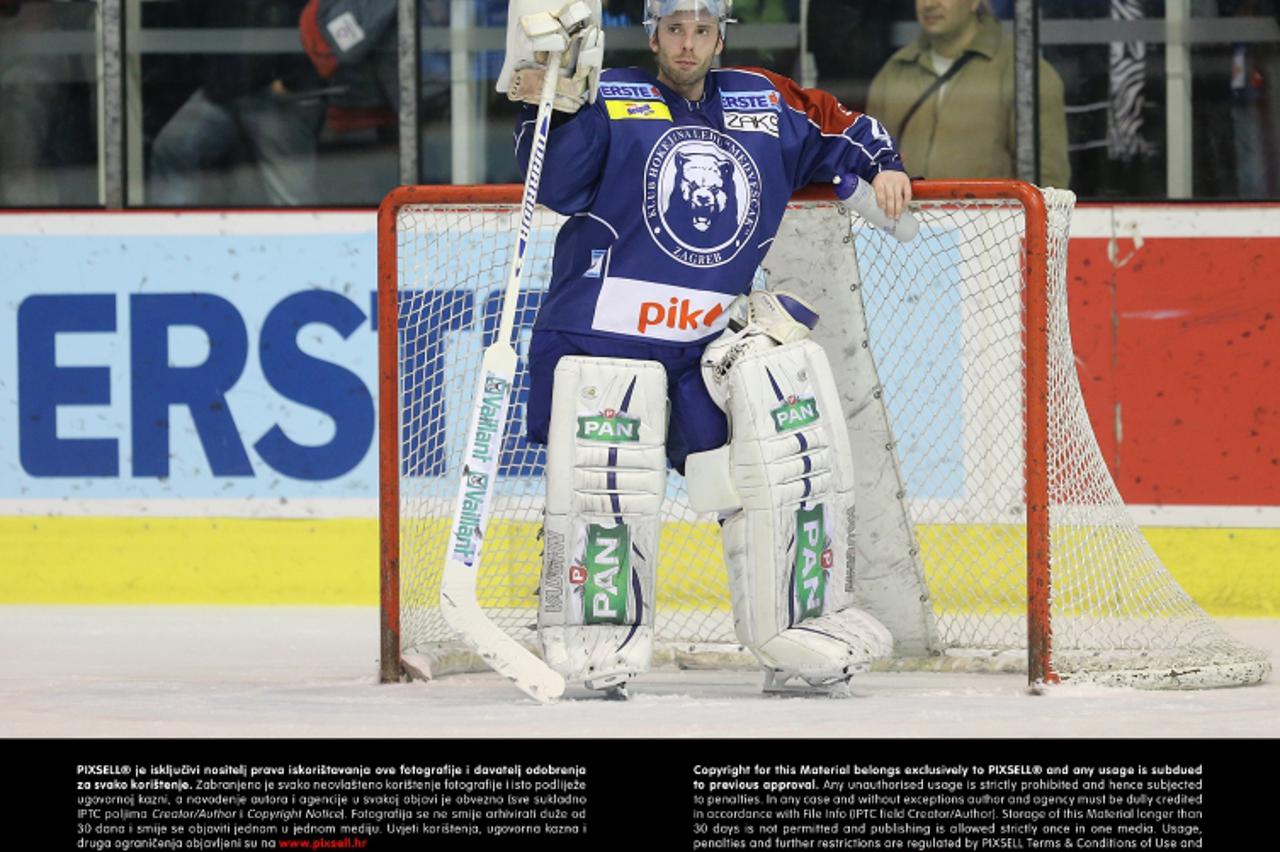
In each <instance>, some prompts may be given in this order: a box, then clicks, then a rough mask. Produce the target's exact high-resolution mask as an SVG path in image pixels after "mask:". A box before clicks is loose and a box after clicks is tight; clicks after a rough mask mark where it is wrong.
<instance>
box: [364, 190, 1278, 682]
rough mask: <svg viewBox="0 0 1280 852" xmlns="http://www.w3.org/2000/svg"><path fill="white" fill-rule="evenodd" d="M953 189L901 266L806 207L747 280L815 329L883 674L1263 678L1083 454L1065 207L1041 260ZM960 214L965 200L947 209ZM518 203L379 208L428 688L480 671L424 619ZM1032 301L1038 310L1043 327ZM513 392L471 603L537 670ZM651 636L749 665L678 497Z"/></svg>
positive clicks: (818, 204) (1053, 200)
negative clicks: (852, 471)
mask: <svg viewBox="0 0 1280 852" xmlns="http://www.w3.org/2000/svg"><path fill="white" fill-rule="evenodd" d="M966 186H967V187H968V189H967V190H966V191H965V192H963V193H960V192H956V191H954V188H949V187H948V186H947V185H945V184H935V185H933V189H932V190H931V191H929V192H927V193H924V194H925V195H928V196H930V199H931V200H918V201H917V202H915V204H914V209H915V211H916V215H917V216H918V217H919V219H920V223H921V227H920V234H919V236H918V237H917V238H916V239H915V240H913V241H912V242H910V243H906V244H901V243H898V242H896V241H895V240H893V239H892V238H888V237H885V236H884V235H883V234H881V233H880V232H878V231H875V230H873V229H871V228H870V227H869V226H867V225H866V224H865V223H863V222H862V221H861V220H859V219H857V217H854V221H853V222H852V224H851V222H850V217H849V214H848V213H847V212H846V211H845V210H844V209H843V208H842V207H841V206H840V205H839V204H837V203H836V202H834V201H817V200H799V201H797V202H796V203H794V204H793V205H792V208H791V209H790V210H789V212H788V215H787V218H786V220H785V222H784V224H783V228H782V230H781V231H780V233H779V235H778V238H777V240H776V241H775V244H774V246H773V248H772V249H771V250H770V253H769V256H768V257H767V258H766V260H765V263H764V264H763V266H762V269H761V272H760V274H759V276H758V280H757V285H758V286H768V287H771V288H777V289H788V290H792V291H797V292H799V293H801V295H803V296H804V297H805V298H807V299H808V300H809V301H810V302H812V303H814V304H815V305H816V306H817V308H818V310H819V313H820V314H822V317H823V320H822V322H821V323H820V325H819V327H818V331H817V332H816V335H815V336H816V337H817V338H818V340H819V342H820V343H821V344H823V346H824V348H826V350H827V352H828V356H829V357H830V359H831V361H832V366H833V370H834V372H835V374H836V379H837V384H838V385H839V386H840V389H841V393H842V396H843V398H844V399H843V401H844V404H845V415H846V420H847V422H848V424H849V428H850V434H851V440H852V443H853V447H854V453H855V466H856V468H857V477H858V490H857V519H858V521H857V531H856V542H857V561H856V565H855V577H856V583H857V587H856V588H857V596H858V598H859V603H860V604H861V605H863V606H865V607H867V608H869V609H871V610H872V611H873V612H876V614H877V615H879V616H880V617H881V619H882V620H883V621H885V622H886V624H888V626H889V627H890V628H891V629H892V630H893V632H894V635H895V638H896V639H897V649H898V656H897V658H896V659H895V660H894V661H893V662H892V663H891V665H892V666H894V667H903V668H939V669H952V670H954V669H966V670H968V669H972V670H1020V671H1027V670H1028V659H1029V656H1030V659H1031V661H1032V662H1031V669H1030V671H1031V674H1032V675H1033V676H1034V677H1036V678H1043V677H1051V676H1052V675H1053V674H1055V673H1056V675H1057V676H1060V677H1061V678H1062V679H1064V680H1069V679H1075V680H1084V679H1087V680H1098V681H1104V682H1111V683H1121V684H1129V685H1138V686H1164V687H1202V686H1219V685H1234V684H1242V683H1249V682H1255V681H1258V680H1260V679H1262V678H1263V677H1265V676H1266V674H1267V672H1268V671H1269V669H1270V667H1269V663H1268V662H1267V659H1266V657H1265V655H1263V654H1262V653H1261V652H1259V651H1256V650H1254V649H1251V648H1248V647H1244V646H1242V645H1240V644H1238V643H1236V642H1234V641H1232V640H1231V639H1230V638H1229V637H1227V635H1226V634H1225V633H1224V632H1223V631H1222V630H1221V628H1220V627H1219V626H1218V625H1216V624H1215V623H1214V622H1213V620H1212V619H1210V618H1209V617H1207V616H1206V615H1205V614H1204V612H1203V611H1202V610H1201V609H1200V608H1199V607H1198V606H1197V605H1196V604H1195V603H1194V602H1193V601H1192V600H1191V599H1190V598H1189V597H1188V596H1187V595H1186V593H1185V592H1183V590H1182V589H1181V588H1180V587H1179V586H1178V584H1177V583H1176V581H1175V580H1174V579H1173V578H1172V576H1171V575H1170V574H1169V573H1168V571H1167V570H1166V569H1165V567H1164V566H1163V565H1162V564H1161V563H1160V561H1159V559H1158V558H1157V557H1156V556H1155V554H1154V553H1153V551H1152V550H1151V548H1150V547H1149V546H1148V544H1147V543H1146V541H1145V539H1144V538H1143V537H1142V534H1141V532H1140V531H1139V530H1138V528H1137V527H1136V526H1135V525H1134V524H1133V522H1132V521H1131V520H1130V519H1129V517H1128V514H1127V513H1126V511H1125V508H1124V505H1123V502H1122V501H1121V499H1120V496H1119V493H1118V492H1117V490H1116V487H1115V485H1114V483H1113V482H1112V479H1111V476H1110V474H1109V473H1108V471H1107V468H1106V465H1105V463H1104V461H1103V458H1102V455H1101V453H1100V451H1099V450H1098V446H1097V442H1096V440H1095V438H1094V436H1093V432H1092V429H1091V427H1090V425H1089V420H1088V417H1087V415H1086V413H1085V408H1084V403H1083V399H1082V397H1081V393H1080V388H1079V384H1078V381H1077V377H1076V369H1075V362H1074V358H1073V355H1072V349H1071V341H1070V333H1069V327H1068V321H1067V298H1066V249H1067V233H1068V227H1069V223H1070V215H1071V209H1072V205H1073V203H1074V198H1073V196H1071V194H1070V193H1066V192H1059V191H1054V190H1044V191H1043V198H1044V202H1045V205H1044V207H1045V210H1046V211H1047V218H1046V219H1045V221H1044V222H1043V226H1044V228H1045V229H1046V231H1047V235H1048V239H1047V245H1045V246H1042V247H1041V248H1040V249H1037V246H1036V245H1035V243H1036V240H1035V233H1036V229H1035V228H1034V227H1030V228H1029V222H1030V223H1032V224H1034V223H1036V222H1038V221H1039V213H1038V211H1037V210H1031V212H1030V213H1029V212H1028V211H1027V210H1025V209H1024V206H1023V204H1022V203H1021V202H1019V201H1017V200H1008V199H1005V198H1001V197H995V196H999V195H1007V194H1008V193H1007V192H1001V191H999V190H998V189H997V187H999V186H1000V184H997V183H996V182H992V187H993V190H992V196H993V197H975V194H974V192H973V191H972V188H973V186H974V184H972V183H971V184H968V185H966ZM491 195H492V193H490V196H491ZM955 195H963V196H966V197H947V196H955ZM517 196H518V192H517V191H516V190H513V191H512V193H511V199H510V200H509V201H505V202H502V203H493V202H491V201H486V202H483V203H482V202H481V201H471V200H469V199H468V196H467V195H466V190H465V189H464V188H448V189H445V190H441V189H437V190H429V189H426V188H422V189H416V190H407V191H406V190H402V191H401V192H400V196H399V197H400V203H399V204H394V203H393V204H390V205H384V211H386V212H388V213H389V215H390V216H391V217H392V218H391V219H390V220H388V221H387V222H385V223H384V224H383V227H384V228H390V227H394V231H395V241H394V244H395V249H394V257H393V258H387V257H385V256H383V257H382V258H381V259H380V263H381V264H383V267H382V268H383V274H382V280H383V286H395V287H396V288H397V293H396V303H397V304H398V312H399V322H398V330H397V341H398V342H397V350H396V351H397V353H398V355H397V364H396V365H395V367H396V369H395V373H396V376H395V379H396V380H397V381H398V385H399V387H398V395H397V398H398V399H399V402H400V406H399V409H398V415H397V416H398V419H399V423H398V427H399V428H398V431H399V442H398V469H399V476H398V478H397V479H396V482H395V483H394V485H395V487H396V488H398V499H397V500H395V501H391V502H385V501H384V507H387V506H395V505H398V506H399V515H398V523H399V533H398V536H396V540H395V541H394V542H384V551H385V550H387V549H388V547H390V548H391V551H392V552H396V549H397V548H398V563H397V564H398V568H399V572H398V592H399V593H398V597H395V596H393V599H392V600H390V601H384V605H385V606H388V607H393V608H394V610H395V612H396V613H398V616H399V645H400V648H401V652H402V654H403V655H404V657H405V658H406V659H409V660H412V661H414V666H415V667H416V668H418V669H420V670H422V669H425V670H429V672H430V674H431V675H433V676H438V675H440V674H445V673H448V672H450V671H458V670H469V669H474V668H478V667H482V666H478V665H477V664H478V662H479V661H478V660H476V659H474V658H473V656H472V655H471V654H470V653H469V652H467V651H466V649H465V647H464V646H463V645H462V644H461V643H460V642H458V641H456V638H455V637H453V636H452V635H450V632H449V629H448V627H447V625H446V624H445V622H444V620H443V618H442V617H441V615H440V611H439V606H438V596H439V583H440V576H439V572H440V569H441V568H442V566H443V564H444V550H445V543H446V541H447V539H448V529H447V528H448V525H449V523H450V519H451V517H452V513H453V506H452V503H453V499H454V495H455V494H456V493H457V484H458V483H457V476H458V475H459V468H460V465H459V463H458V458H459V457H460V455H461V454H462V452H463V448H464V444H465V442H466V435H465V434H464V433H465V430H466V426H467V417H468V414H469V412H470V408H471V401H472V399H473V395H474V394H475V392H476V383H477V369H478V367H479V363H480V356H481V353H482V352H483V350H484V348H485V347H486V346H487V345H488V344H489V343H490V342H492V339H493V335H494V334H495V332H496V329H497V325H498V315H499V312H500V310H501V305H500V299H501V291H502V288H503V285H504V283H505V277H506V272H507V267H508V264H509V262H510V259H511V253H512V234H513V232H514V230H515V228H516V224H517V220H518V206H517V205H518V197H517ZM429 199H434V200H429ZM558 224H559V221H558V217H556V216H554V215H553V214H551V213H549V212H547V211H545V210H539V213H538V219H537V220H536V223H535V232H534V237H533V241H532V245H531V246H530V248H529V250H528V255H527V260H526V264H527V269H526V286H525V287H524V289H523V291H522V294H521V296H520V302H519V306H518V310H517V316H516V330H517V340H516V351H517V352H518V353H520V354H521V356H523V354H524V352H525V351H526V349H527V345H528V339H529V333H530V329H531V327H532V323H533V319H534V316H535V315H536V312H537V309H538V305H539V304H540V301H541V298H542V295H543V294H544V293H545V290H546V286H547V279H548V277H549V274H550V269H551V250H552V243H553V240H554V235H555V232H556V228H557V227H558ZM389 245H390V241H387V242H384V246H389ZM1043 249H1047V251H1044V250H1043ZM1028 287H1030V288H1032V289H1033V290H1034V288H1044V289H1043V295H1044V297H1045V300H1044V302H1043V304H1044V305H1045V307H1044V308H1040V307H1037V305H1036V299H1035V298H1028ZM384 304H385V302H384ZM1029 307H1030V310H1031V313H1030V314H1029V313H1028V309H1029ZM1041 310H1044V311H1045V313H1044V315H1043V316H1041V314H1040V313H1039V312H1040V311H1041ZM383 320H384V323H385V322H386V318H383ZM1046 331H1047V333H1046ZM1037 340H1041V341H1047V352H1046V351H1045V349H1044V348H1041V347H1039V346H1037V342H1036V341H1037ZM523 368H524V364H523V361H522V363H521V370H520V372H519V374H518V375H517V379H516V383H515V396H514V404H513V405H512V407H511V409H510V416H509V421H508V424H507V433H506V439H505V443H504V447H503V457H502V466H501V472H500V476H499V479H498V482H497V485H496V489H495V496H494V517H493V518H492V519H491V521H490V522H489V524H488V527H487V528H486V530H485V536H484V545H483V550H482V554H481V560H480V568H479V574H478V577H479V580H478V589H477V595H478V598H479V600H480V602H481V604H482V605H483V606H484V607H485V608H486V610H487V611H488V613H489V614H490V616H491V617H492V618H493V619H494V620H495V621H496V622H498V623H499V624H500V625H501V626H502V627H503V628H504V629H505V630H506V631H507V632H509V633H510V634H511V635H513V636H514V637H516V638H517V639H519V640H520V641H522V642H525V643H526V644H529V645H530V646H534V645H535V644H536V641H535V640H536V630H535V623H534V622H535V615H536V610H537V594H538V576H539V565H540V559H541V556H540V554H541V541H540V516H541V511H542V465H543V462H544V453H543V451H542V449H541V448H540V447H536V446H533V445H531V444H529V443H528V442H527V441H526V440H525V439H524V437H523V434H524V401H525V396H526V394H527V384H526V376H525V373H524V369H523ZM1028 382H1031V383H1032V384H1031V385H1029V384H1028ZM1028 387H1032V388H1033V389H1034V388H1037V387H1040V388H1042V392H1041V393H1032V394H1030V395H1029V394H1028V393H1027V388H1028ZM384 392H385V391H384ZM393 392H394V391H393ZM1029 396H1030V398H1031V399H1030V404H1029V403H1028V397H1029ZM1028 412H1030V415H1028ZM1037 412H1039V413H1037ZM384 428H386V425H385V424H384ZM393 428H394V425H393ZM384 451H385V448H384ZM393 461H394V460H393ZM392 469H395V468H394V467H393V468H392ZM1036 471H1041V472H1042V473H1040V474H1039V475H1037V474H1036ZM386 487H388V484H387V483H384V488H386ZM1028 495H1030V498H1029V497H1028ZM1029 505H1030V506H1031V510H1030V511H1028V506H1029ZM1039 543H1043V544H1044V546H1043V547H1040V546H1039ZM1029 553H1030V554H1031V555H1030V556H1029ZM1037 553H1040V554H1041V555H1039V556H1037ZM1029 577H1030V579H1029ZM1029 590H1030V591H1029ZM384 615H385V613H384ZM656 625H657V633H658V635H659V637H660V641H661V647H662V650H661V651H660V654H659V657H660V659H659V662H660V663H661V662H675V663H677V664H679V665H685V666H726V665H736V664H742V663H744V662H745V663H747V664H750V658H749V657H748V656H747V655H745V654H744V653H742V651H741V649H740V648H738V647H737V644H736V640H735V638H734V635H733V626H732V618H731V615H730V612H729V591H728V583H727V580H726V576H725V569H724V565H723V561H722V556H721V550H720V541H719V535H718V531H717V527H716V525H715V523H714V521H713V519H711V518H709V517H700V516H698V515H697V514H696V513H693V512H692V511H690V510H689V508H688V506H687V502H686V499H685V485H684V482H683V480H682V479H681V477H679V476H678V475H676V474H674V473H673V474H672V475H671V477H670V479H669V487H668V494H667V500H666V508H665V510H664V526H663V534H662V541H661V546H660V555H659V566H658V580H657V601H656ZM1029 628H1030V634H1031V635H1032V637H1033V639H1032V645H1033V646H1037V653H1033V654H1031V655H1029V654H1028V635H1029ZM1037 660H1040V661H1041V662H1039V663H1038V662H1037ZM1045 664H1047V667H1048V670H1047V671H1041V670H1039V669H1038V668H1037V666H1038V665H1045Z"/></svg>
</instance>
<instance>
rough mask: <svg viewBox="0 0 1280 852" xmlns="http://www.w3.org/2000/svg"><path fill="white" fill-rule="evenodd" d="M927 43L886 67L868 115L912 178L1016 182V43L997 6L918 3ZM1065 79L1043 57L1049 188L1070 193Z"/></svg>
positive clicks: (961, 1)
mask: <svg viewBox="0 0 1280 852" xmlns="http://www.w3.org/2000/svg"><path fill="white" fill-rule="evenodd" d="M916 19H917V20H918V21H919V22H920V28H921V30H922V32H921V34H920V37H919V38H917V39H916V40H915V41H913V42H912V43H911V44H908V45H907V46H906V47H903V48H902V49H901V50H899V51H898V52H896V53H894V54H893V56H891V57H889V61H888V62H887V63H885V65H884V67H883V68H881V69H880V72H879V73H878V74H876V76H875V79H873V80H872V81H871V89H870V91H869V93H868V97H867V112H868V113H869V114H871V115H874V116H877V117H878V118H879V119H880V120H881V121H882V122H884V125H885V128H886V129H887V130H888V131H889V133H891V134H893V136H894V138H896V139H897V140H898V143H899V145H900V146H901V150H902V159H903V162H904V163H906V166H907V168H908V170H909V171H910V172H911V174H912V175H917V176H921V177H926V178H1010V177H1016V176H1017V175H1016V171H1017V167H1016V163H1017V149H1016V146H1015V141H1014V138H1015V137H1014V126H1015V121H1014V109H1013V76H1014V62H1013V39H1012V38H1010V37H1007V36H1006V35H1005V34H1004V32H1003V31H1002V29H1001V27H1000V22H999V21H997V20H996V18H995V16H994V15H993V14H992V11H991V7H990V5H989V2H988V0H916ZM1070 178H1071V167H1070V165H1069V164H1068V162H1067V122H1066V113H1065V112H1064V110H1063V94H1062V80H1061V78H1060V77H1059V76H1058V74H1057V72H1055V71H1054V70H1053V68H1052V67H1051V66H1050V65H1049V64H1048V63H1047V62H1045V61H1044V60H1043V59H1041V60H1040V183H1041V184H1043V185H1045V186H1055V187H1061V188H1065V187H1067V185H1068V183H1069V181H1070Z"/></svg>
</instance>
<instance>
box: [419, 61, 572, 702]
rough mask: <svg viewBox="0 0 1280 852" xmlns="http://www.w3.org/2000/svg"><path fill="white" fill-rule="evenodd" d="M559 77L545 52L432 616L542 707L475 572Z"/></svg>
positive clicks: (532, 666)
mask: <svg viewBox="0 0 1280 852" xmlns="http://www.w3.org/2000/svg"><path fill="white" fill-rule="evenodd" d="M559 77H560V53H559V52H552V53H551V54H550V55H549V56H548V57H547V71H546V76H545V77H544V79H543V83H542V98H541V100H540V101H539V103H538V117H537V119H536V121H535V124H534V137H533V147H532V150H531V151H530V153H529V173H528V174H527V175H525V179H524V196H523V199H522V201H521V204H520V230H519V232H518V233H517V235H516V246H515V257H514V259H513V260H512V263H511V270H510V273H509V275H508V277H507V285H506V290H505V291H504V292H503V295H502V316H501V319H500V321H499V324H498V333H497V336H496V337H495V338H494V341H493V343H491V344H490V345H489V347H488V348H487V349H485V350H484V358H483V360H482V361H481V363H480V384H479V387H477V388H476V397H475V402H474V403H473V404H472V408H471V428H470V430H469V431H468V433H467V450H466V453H465V454H464V455H463V470H462V477H461V480H460V482H459V485H458V496H457V498H456V500H455V502H454V512H453V523H452V525H451V526H450V527H449V543H448V550H447V553H446V555H445V564H444V572H443V575H442V576H441V581H440V611H441V613H442V614H443V615H444V618H445V621H447V622H448V623H449V626H450V627H452V628H453V629H454V630H456V631H457V632H458V634H459V635H461V636H462V639H463V641H465V642H466V643H467V645H469V646H470V647H471V648H472V650H474V651H475V652H476V653H477V654H479V655H480V657H481V658H482V659H483V660H484V661H485V663H487V664H488V665H489V667H490V668H492V669H493V670H494V671H496V672H498V673H499V674H501V675H502V676H504V677H506V678H507V679H508V680H510V681H511V682H512V683H514V684H515V685H516V686H518V687H520V688H521V689H522V690H524V691H525V692H526V693H528V694H529V695H530V696H532V697H533V698H536V699H537V700H538V701H541V702H543V703H550V702H552V701H555V700H556V699H557V698H559V697H560V696H561V694H563V693H564V686H565V684H564V678H563V677H561V676H560V675H559V674H558V673H556V672H555V671H553V670H552V669H551V668H550V667H549V666H548V665H547V664H546V663H544V662H543V661H542V660H541V659H539V658H538V657H537V656H536V655H535V654H533V653H532V652H531V651H529V650H528V649H527V648H525V647H524V646H523V645H521V644H520V643H519V642H517V641H516V640H515V639H513V638H511V637H510V636H508V635H507V634H506V633H504V632H503V631H502V629H501V628H500V627H498V625H497V624H495V623H494V622H493V621H491V620H490V619H489V617H488V616H487V615H485V613H484V610H482V609H481V608H480V602H479V601H478V600H477V599H476V570H477V567H478V566H479V562H480V556H481V554H482V553H483V549H484V532H485V525H486V523H487V522H488V520H489V503H490V498H491V497H492V496H493V484H494V480H495V479H496V478H497V476H498V465H499V462H500V460H501V458H502V439H503V432H504V431H505V429H504V427H505V425H506V422H507V408H508V405H509V403H510V401H511V389H512V385H513V383H514V382H515V377H516V363H517V358H516V351H515V348H514V347H513V346H512V343H511V337H512V329H513V328H514V326H515V313H516V300H517V298H518V296H519V292H520V279H521V277H522V272H523V271H524V256H525V249H526V248H527V247H528V245H529V235H530V233H531V232H532V230H533V211H534V208H535V207H536V205H537V201H538V185H539V183H541V180H542V161H543V157H544V156H545V154H546V150H547V136H548V134H549V132H550V128H551V111H552V110H551V108H552V103H553V101H554V99H555V94H556V83H557V81H558V80H559Z"/></svg>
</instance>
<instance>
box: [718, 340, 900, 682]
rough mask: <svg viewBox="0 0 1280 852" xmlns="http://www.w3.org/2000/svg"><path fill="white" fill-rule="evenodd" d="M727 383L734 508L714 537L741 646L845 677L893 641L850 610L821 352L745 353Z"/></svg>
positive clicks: (842, 448) (839, 453) (813, 673)
mask: <svg viewBox="0 0 1280 852" xmlns="http://www.w3.org/2000/svg"><path fill="white" fill-rule="evenodd" d="M727 379H728V383H727V391H728V393H727V397H728V400H727V402H728V413H729V421H730V424H731V427H730V428H731V432H732V440H731V444H730V454H729V467H730V469H729V479H730V480H731V481H732V482H733V485H734V489H735V490H736V492H737V498H738V502H739V503H740V504H741V509H740V510H739V511H737V512H735V513H734V514H732V515H731V516H730V517H729V518H728V519H727V520H726V521H725V522H724V524H723V527H722V533H723V537H724V545H725V561H726V562H727V564H728V566H729V579H730V586H731V589H732V593H733V610H734V623H735V627H736V629H737V634H738V638H739V640H740V641H741V642H742V643H743V644H745V645H746V646H747V647H748V648H750V649H751V651H752V652H753V653H754V654H755V655H756V657H757V658H758V659H759V660H760V661H761V663H763V664H764V665H765V666H766V667H767V668H769V669H771V670H774V671H777V672H780V673H783V674H785V675H788V676H793V675H798V676H800V677H802V678H804V679H805V680H807V681H809V682H810V683H814V684H826V683H832V682H836V681H841V680H845V679H847V678H848V676H849V675H851V674H853V673H855V672H857V671H861V670H863V669H865V668H866V667H867V666H868V665H869V664H870V663H871V662H872V661H874V660H876V659H878V658H880V657H884V656H887V655H888V654H890V653H891V652H892V650H893V637H892V636H891V635H890V634H889V632H888V630H887V629H885V627H884V626H883V625H881V624H880V622H879V621H878V620H876V619H875V617H874V616H872V615H870V614H869V613H866V612H863V611H861V610H858V609H856V608H854V607H853V606H852V600H853V568H854V565H853V547H852V540H851V535H852V531H853V526H854V524H853V467H852V459H851V453H850V450H849V441H848V435H847V433H846V431H845V426H844V418H843V413H842V408H841V405H840V397H839V395H838V393H837V391H836V388H835V383H834V381H833V380H832V377H831V370H830V367H829V366H828V363H827V360H826V356H825V354H824V353H823V351H822V348H821V347H820V346H818V345H817V344H816V343H814V342H813V341H811V340H807V339H802V340H798V341H795V342H792V343H787V344H785V345H782V346H778V347H773V348H765V349H759V350H756V351H754V352H751V353H750V354H747V355H745V356H744V357H742V358H740V359H739V360H738V361H737V362H736V363H735V364H734V365H733V368H732V369H731V370H730V371H729V374H728V377H727ZM718 497H719V500H718V502H722V503H723V502H724V498H723V495H718Z"/></svg>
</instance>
